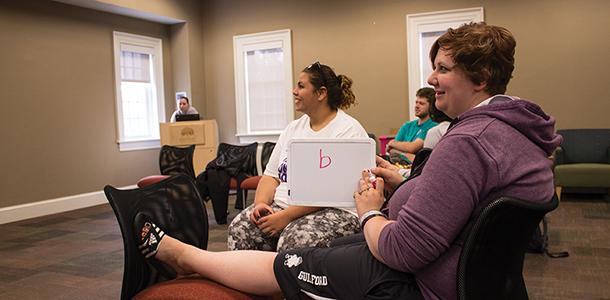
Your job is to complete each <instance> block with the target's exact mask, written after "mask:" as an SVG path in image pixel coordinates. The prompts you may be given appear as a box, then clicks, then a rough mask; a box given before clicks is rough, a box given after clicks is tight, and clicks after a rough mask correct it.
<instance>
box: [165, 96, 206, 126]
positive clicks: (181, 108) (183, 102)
mask: <svg viewBox="0 0 610 300" xmlns="http://www.w3.org/2000/svg"><path fill="white" fill-rule="evenodd" d="M198 114H199V112H198V111H197V110H196V109H195V108H194V107H192V106H191V105H190V103H189V98H187V97H186V96H181V97H180V99H179V100H178V109H176V111H175V112H174V113H173V114H172V117H171V118H170V119H169V121H170V122H172V123H173V122H176V116H177V115H198Z"/></svg>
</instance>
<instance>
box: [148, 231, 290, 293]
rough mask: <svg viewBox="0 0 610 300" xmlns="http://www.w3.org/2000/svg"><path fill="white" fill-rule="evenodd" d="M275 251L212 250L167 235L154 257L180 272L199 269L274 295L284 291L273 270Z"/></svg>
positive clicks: (239, 286)
mask: <svg viewBox="0 0 610 300" xmlns="http://www.w3.org/2000/svg"><path fill="white" fill-rule="evenodd" d="M276 255H277V254H276V253H275V252H266V251H265V252H264V251H249V250H248V251H227V252H210V251H206V250H202V249H199V248H196V247H193V246H191V245H188V244H185V243H182V242H181V241H179V240H177V239H174V238H172V237H170V236H167V235H166V236H165V237H164V238H163V240H162V241H161V243H160V244H159V248H158V250H157V254H156V255H155V258H154V259H158V260H161V261H163V262H165V263H167V264H169V265H170V266H172V267H174V269H176V271H177V272H178V273H180V274H192V273H197V274H199V275H201V276H203V277H205V278H208V279H211V280H213V281H216V282H219V283H221V284H224V285H226V286H228V287H231V288H234V289H236V290H240V291H243V292H246V293H251V294H258V295H271V294H275V293H278V292H280V287H279V285H278V283H277V281H276V279H275V275H274V272H273V260H274V259H275V256H276Z"/></svg>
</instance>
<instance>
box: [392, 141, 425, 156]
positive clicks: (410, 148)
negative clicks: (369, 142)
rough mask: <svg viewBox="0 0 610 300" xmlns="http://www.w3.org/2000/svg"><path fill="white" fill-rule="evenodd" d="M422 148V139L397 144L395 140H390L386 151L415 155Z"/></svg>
mask: <svg viewBox="0 0 610 300" xmlns="http://www.w3.org/2000/svg"><path fill="white" fill-rule="evenodd" d="M423 147H424V140H422V139H419V138H418V139H415V140H414V141H412V142H398V141H396V140H392V141H390V142H389V143H388V149H387V150H388V151H391V150H392V149H395V150H398V151H400V152H404V153H413V154H415V153H417V152H418V151H419V150H421V149H422V148H423Z"/></svg>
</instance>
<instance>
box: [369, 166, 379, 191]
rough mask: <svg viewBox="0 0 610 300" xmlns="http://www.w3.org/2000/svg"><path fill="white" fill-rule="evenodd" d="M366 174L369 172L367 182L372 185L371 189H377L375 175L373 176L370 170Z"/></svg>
mask: <svg viewBox="0 0 610 300" xmlns="http://www.w3.org/2000/svg"><path fill="white" fill-rule="evenodd" d="M368 172H369V181H370V182H371V184H372V185H373V188H374V189H376V188H377V180H376V178H377V177H375V175H373V172H371V170H368Z"/></svg>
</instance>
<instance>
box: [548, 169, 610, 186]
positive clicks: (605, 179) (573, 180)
mask: <svg viewBox="0 0 610 300" xmlns="http://www.w3.org/2000/svg"><path fill="white" fill-rule="evenodd" d="M555 185H556V186H566V187H606V188H610V164H595V163H583V164H566V165H558V166H556V167H555Z"/></svg>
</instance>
